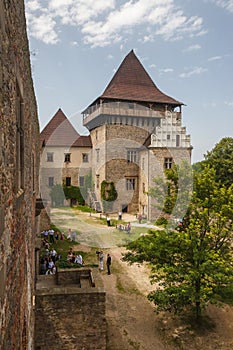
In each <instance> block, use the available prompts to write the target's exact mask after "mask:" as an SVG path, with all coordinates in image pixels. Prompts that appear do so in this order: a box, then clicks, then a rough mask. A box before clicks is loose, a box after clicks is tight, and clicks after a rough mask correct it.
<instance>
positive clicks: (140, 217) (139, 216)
mask: <svg viewBox="0 0 233 350" xmlns="http://www.w3.org/2000/svg"><path fill="white" fill-rule="evenodd" d="M138 222H139V224H141V223H142V214H138Z"/></svg>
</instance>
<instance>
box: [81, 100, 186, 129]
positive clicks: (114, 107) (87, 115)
mask: <svg viewBox="0 0 233 350" xmlns="http://www.w3.org/2000/svg"><path fill="white" fill-rule="evenodd" d="M173 113H176V114H177V118H178V119H179V118H180V112H173ZM99 115H115V116H126V117H127V116H130V117H155V118H164V117H165V116H166V111H155V110H153V109H149V108H146V107H144V106H141V105H138V104H136V103H130V104H129V103H125V104H124V103H119V104H118V103H107V104H102V105H95V106H91V107H89V108H88V109H86V111H85V112H84V113H83V124H84V125H85V124H88V123H89V122H90V121H92V120H93V119H94V118H96V117H97V116H99Z"/></svg>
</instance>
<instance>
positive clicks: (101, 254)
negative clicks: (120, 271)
mask: <svg viewBox="0 0 233 350" xmlns="http://www.w3.org/2000/svg"><path fill="white" fill-rule="evenodd" d="M96 254H97V257H98V260H99V269H100V271H103V270H104V252H103V250H101V251H96ZM111 264H112V258H111V255H110V254H108V255H107V260H106V265H107V271H108V275H111V271H110V266H111Z"/></svg>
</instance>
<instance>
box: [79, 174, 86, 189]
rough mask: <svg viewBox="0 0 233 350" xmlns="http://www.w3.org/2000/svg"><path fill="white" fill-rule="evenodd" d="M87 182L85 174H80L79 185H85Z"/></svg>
mask: <svg viewBox="0 0 233 350" xmlns="http://www.w3.org/2000/svg"><path fill="white" fill-rule="evenodd" d="M84 184H85V180H84V176H79V186H80V187H83V186H84Z"/></svg>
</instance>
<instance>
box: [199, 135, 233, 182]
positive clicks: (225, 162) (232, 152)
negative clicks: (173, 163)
mask: <svg viewBox="0 0 233 350" xmlns="http://www.w3.org/2000/svg"><path fill="white" fill-rule="evenodd" d="M204 157H205V160H204V161H203V162H199V163H197V164H194V167H195V169H197V170H198V169H200V170H202V168H203V167H205V166H206V165H209V166H210V167H211V168H213V169H214V170H215V172H216V180H217V181H218V182H219V183H220V184H221V185H223V184H224V185H226V186H227V187H229V186H230V185H231V184H232V182H233V167H232V164H233V138H232V137H225V138H223V139H222V140H221V141H220V142H219V143H217V144H216V145H215V147H214V148H213V149H212V150H211V151H210V152H207V154H206V155H205V156H204Z"/></svg>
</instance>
